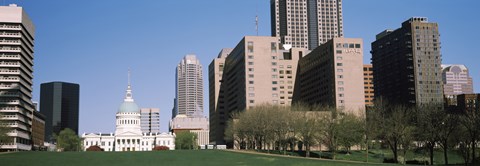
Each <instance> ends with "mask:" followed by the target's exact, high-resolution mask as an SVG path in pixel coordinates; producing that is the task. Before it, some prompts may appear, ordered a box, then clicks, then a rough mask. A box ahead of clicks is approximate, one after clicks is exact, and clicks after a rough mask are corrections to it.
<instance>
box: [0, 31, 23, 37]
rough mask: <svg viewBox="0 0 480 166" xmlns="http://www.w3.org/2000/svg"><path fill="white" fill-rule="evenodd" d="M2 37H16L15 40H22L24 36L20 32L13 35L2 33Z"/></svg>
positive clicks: (0, 34)
mask: <svg viewBox="0 0 480 166" xmlns="http://www.w3.org/2000/svg"><path fill="white" fill-rule="evenodd" d="M0 37H15V38H20V37H22V35H21V34H20V33H19V32H16V33H11V32H3V33H0Z"/></svg>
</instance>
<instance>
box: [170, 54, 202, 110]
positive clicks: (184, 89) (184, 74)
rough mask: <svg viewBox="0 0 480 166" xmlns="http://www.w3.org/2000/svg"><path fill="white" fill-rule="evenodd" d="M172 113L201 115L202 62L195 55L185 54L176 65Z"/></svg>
mask: <svg viewBox="0 0 480 166" xmlns="http://www.w3.org/2000/svg"><path fill="white" fill-rule="evenodd" d="M175 78H176V79H175V81H176V94H175V99H176V102H175V103H176V106H175V111H174V115H173V116H176V115H186V116H188V117H203V74H202V64H200V61H199V60H198V59H197V57H196V56H195V55H186V56H185V57H184V58H183V59H182V60H181V61H180V63H179V64H178V65H177V70H176V75H175Z"/></svg>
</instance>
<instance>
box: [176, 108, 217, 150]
mask: <svg viewBox="0 0 480 166" xmlns="http://www.w3.org/2000/svg"><path fill="white" fill-rule="evenodd" d="M170 131H171V132H173V133H175V134H177V133H178V132H182V131H188V132H191V133H195V134H197V145H208V144H209V143H210V139H209V121H208V118H206V117H187V116H186V115H177V116H176V117H175V118H173V119H172V120H171V121H170Z"/></svg>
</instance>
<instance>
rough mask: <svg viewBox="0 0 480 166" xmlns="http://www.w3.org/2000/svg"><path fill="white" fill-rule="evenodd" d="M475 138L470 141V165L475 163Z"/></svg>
mask: <svg viewBox="0 0 480 166" xmlns="http://www.w3.org/2000/svg"><path fill="white" fill-rule="evenodd" d="M475 142H476V141H475V140H473V141H472V165H475Z"/></svg>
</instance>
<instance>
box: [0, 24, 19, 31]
mask: <svg viewBox="0 0 480 166" xmlns="http://www.w3.org/2000/svg"><path fill="white" fill-rule="evenodd" d="M0 29H1V30H22V27H20V25H6V24H3V25H0Z"/></svg>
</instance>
